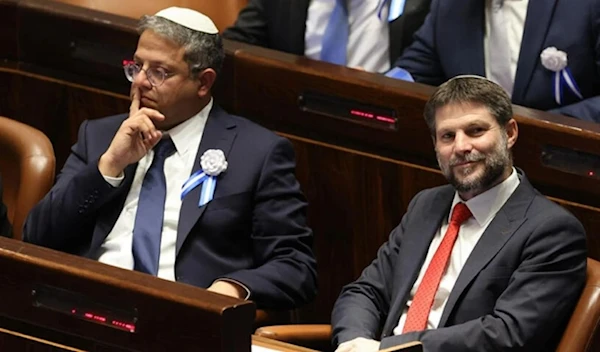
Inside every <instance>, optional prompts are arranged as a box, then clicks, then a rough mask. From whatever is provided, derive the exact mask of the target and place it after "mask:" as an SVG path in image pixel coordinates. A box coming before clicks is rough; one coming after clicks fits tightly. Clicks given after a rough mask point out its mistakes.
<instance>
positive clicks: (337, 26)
mask: <svg viewBox="0 0 600 352" xmlns="http://www.w3.org/2000/svg"><path fill="white" fill-rule="evenodd" d="M349 32H350V25H349V23H348V7H347V5H346V0H336V2H335V7H334V8H333V12H332V13H331V17H329V23H327V28H326V29H325V33H324V34H323V41H322V43H321V60H323V61H328V62H331V63H334V64H338V65H346V50H347V47H348V35H349Z"/></svg>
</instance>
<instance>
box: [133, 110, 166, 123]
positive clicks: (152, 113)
mask: <svg viewBox="0 0 600 352" xmlns="http://www.w3.org/2000/svg"><path fill="white" fill-rule="evenodd" d="M139 113H140V114H143V115H145V116H147V117H148V118H149V119H151V120H154V121H162V120H164V119H165V115H163V114H161V113H160V111H158V110H154V109H150V108H142V109H141V110H140V111H139Z"/></svg>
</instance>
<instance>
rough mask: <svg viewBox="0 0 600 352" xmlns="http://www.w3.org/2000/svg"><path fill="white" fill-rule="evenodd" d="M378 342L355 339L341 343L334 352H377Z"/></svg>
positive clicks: (362, 338) (360, 338) (361, 338)
mask: <svg viewBox="0 0 600 352" xmlns="http://www.w3.org/2000/svg"><path fill="white" fill-rule="evenodd" d="M379 344H380V342H379V341H375V340H370V339H365V338H364V337H357V338H355V339H354V340H350V341H346V342H344V343H341V344H340V345H339V346H338V348H337V349H336V350H335V352H377V351H379Z"/></svg>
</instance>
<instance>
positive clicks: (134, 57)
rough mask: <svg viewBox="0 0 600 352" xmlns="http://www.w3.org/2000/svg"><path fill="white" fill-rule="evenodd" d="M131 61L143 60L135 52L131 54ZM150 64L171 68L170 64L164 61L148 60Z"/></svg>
mask: <svg viewBox="0 0 600 352" xmlns="http://www.w3.org/2000/svg"><path fill="white" fill-rule="evenodd" d="M133 61H144V60H142V58H140V57H139V56H138V55H137V54H134V55H133ZM148 62H149V63H150V66H162V67H165V68H168V69H172V65H169V64H167V63H165V62H164V61H156V60H148Z"/></svg>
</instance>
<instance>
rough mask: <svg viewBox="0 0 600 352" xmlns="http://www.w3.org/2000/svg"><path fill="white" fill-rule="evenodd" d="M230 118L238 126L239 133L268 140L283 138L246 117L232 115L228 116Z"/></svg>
mask: <svg viewBox="0 0 600 352" xmlns="http://www.w3.org/2000/svg"><path fill="white" fill-rule="evenodd" d="M228 116H229V118H230V119H231V120H232V121H233V122H234V123H235V124H236V127H237V128H238V133H242V134H245V133H246V134H249V135H252V136H253V137H257V136H260V138H266V139H278V138H283V137H281V136H279V135H277V134H276V133H275V132H273V131H271V130H270V129H268V128H266V127H263V126H261V125H259V124H258V123H256V122H253V121H250V120H249V119H247V118H245V117H242V116H238V115H231V114H228Z"/></svg>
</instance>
